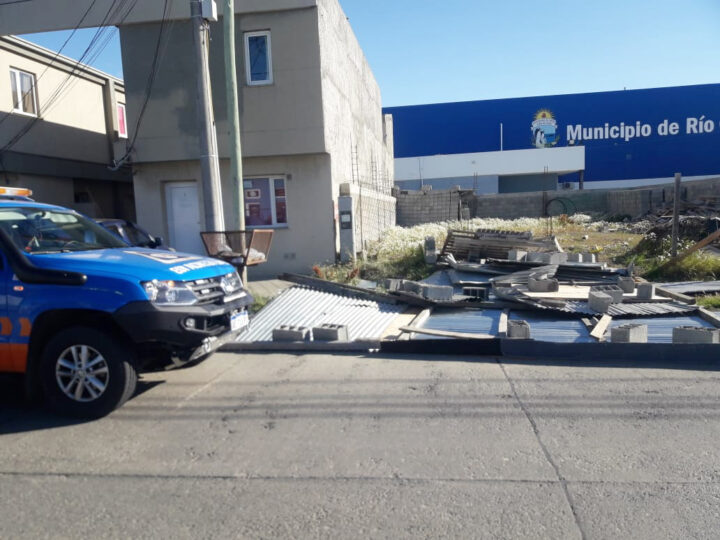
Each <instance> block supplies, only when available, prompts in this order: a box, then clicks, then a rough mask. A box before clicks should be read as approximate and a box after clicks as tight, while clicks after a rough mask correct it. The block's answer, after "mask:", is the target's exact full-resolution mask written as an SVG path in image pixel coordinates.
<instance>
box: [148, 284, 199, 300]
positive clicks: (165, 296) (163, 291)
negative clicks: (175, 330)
mask: <svg viewBox="0 0 720 540" xmlns="http://www.w3.org/2000/svg"><path fill="white" fill-rule="evenodd" d="M142 286H143V289H144V290H145V294H146V295H147V297H148V300H150V301H151V302H153V303H155V304H163V305H166V306H190V305H192V304H195V303H196V302H197V301H198V300H197V296H195V293H194V292H193V290H192V289H191V288H190V286H189V285H188V284H187V283H183V282H182V281H158V280H156V279H154V280H152V281H146V282H144V283H143V284H142Z"/></svg>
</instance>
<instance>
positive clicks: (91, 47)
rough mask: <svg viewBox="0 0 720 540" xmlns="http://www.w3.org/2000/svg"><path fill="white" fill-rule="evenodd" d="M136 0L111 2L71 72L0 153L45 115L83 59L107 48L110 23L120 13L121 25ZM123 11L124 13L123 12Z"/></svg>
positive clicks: (69, 83) (67, 85)
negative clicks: (36, 113)
mask: <svg viewBox="0 0 720 540" xmlns="http://www.w3.org/2000/svg"><path fill="white" fill-rule="evenodd" d="M128 2H131V3H130V5H129V7H128V8H127V9H125V10H124V8H125V7H126V6H127V5H128ZM137 2H138V0H120V3H119V4H118V0H113V3H112V4H111V5H110V8H109V9H108V12H107V13H106V15H105V17H103V20H102V21H101V23H100V27H99V28H98V30H97V31H96V32H95V34H94V36H93V38H92V39H91V40H90V43H89V44H88V46H87V48H86V49H85V51H84V52H83V54H82V56H81V57H80V59H79V60H77V61H76V62H75V64H74V65H73V68H72V70H71V71H70V73H69V74H68V75H67V76H66V77H65V79H64V80H63V81H62V82H61V83H60V84H59V85H58V87H57V88H56V89H55V91H54V92H53V94H52V95H51V96H50V98H49V99H48V100H47V102H46V103H45V105H44V106H43V107H42V110H39V111H38V115H37V116H36V117H35V118H33V119H32V120H31V121H30V122H28V123H27V124H26V125H25V126H24V127H23V128H22V129H21V130H20V131H19V132H18V133H17V134H16V135H15V136H14V137H13V138H12V139H10V141H8V143H7V144H5V146H4V147H3V148H2V149H0V153H3V152H6V151H7V150H9V149H10V148H12V146H14V145H15V144H17V142H18V141H20V139H22V138H23V137H24V136H25V135H26V134H27V133H28V132H29V131H30V130H31V129H32V128H33V127H34V126H35V125H36V124H37V122H38V121H39V120H40V119H41V118H42V115H43V114H45V113H47V112H48V111H49V110H50V109H51V108H52V107H53V105H54V104H55V103H56V102H57V101H58V99H59V98H60V96H61V95H62V93H63V92H64V91H65V90H66V89H67V88H69V86H70V85H71V84H72V81H71V79H72V77H73V75H75V73H76V71H77V69H78V68H79V67H80V66H81V65H83V64H84V63H85V59H86V58H88V57H90V55H92V58H95V56H96V55H98V54H99V53H100V52H102V50H103V49H104V48H105V47H106V46H107V44H108V43H109V39H110V38H111V37H112V32H113V31H114V30H116V29H113V30H110V31H109V32H110V36H109V37H108V35H107V34H108V26H109V25H110V24H111V23H110V21H111V20H113V19H114V18H115V17H116V16H118V15H120V14H121V13H122V16H121V17H120V19H119V20H118V22H117V23H114V24H122V23H123V22H124V21H125V19H126V18H127V17H128V15H130V12H131V11H132V10H133V8H134V7H135V5H136V4H137ZM123 10H124V12H123ZM101 38H102V39H103V41H102V43H101V45H100V46H99V47H97V48H96V44H97V43H98V41H99V40H100V39H101Z"/></svg>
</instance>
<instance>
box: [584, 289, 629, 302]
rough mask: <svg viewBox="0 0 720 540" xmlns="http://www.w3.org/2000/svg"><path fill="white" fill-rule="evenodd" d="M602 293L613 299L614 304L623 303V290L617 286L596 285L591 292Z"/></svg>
mask: <svg viewBox="0 0 720 540" xmlns="http://www.w3.org/2000/svg"><path fill="white" fill-rule="evenodd" d="M593 291H595V292H601V293H604V294H607V295H608V296H610V297H611V298H612V303H613V304H619V303H621V302H622V301H623V294H624V293H623V290H622V289H621V288H620V287H618V286H617V285H594V286H593V287H590V292H593Z"/></svg>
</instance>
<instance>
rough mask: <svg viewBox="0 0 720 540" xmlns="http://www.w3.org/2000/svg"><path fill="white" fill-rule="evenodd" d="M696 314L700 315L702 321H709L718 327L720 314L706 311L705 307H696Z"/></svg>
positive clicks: (719, 325) (719, 326)
mask: <svg viewBox="0 0 720 540" xmlns="http://www.w3.org/2000/svg"><path fill="white" fill-rule="evenodd" d="M698 315H700V318H701V319H702V320H703V321H707V322H709V323H710V324H712V325H713V326H714V327H715V328H720V316H718V315H717V314H715V313H713V312H712V311H708V310H707V309H705V308H703V307H701V308H698Z"/></svg>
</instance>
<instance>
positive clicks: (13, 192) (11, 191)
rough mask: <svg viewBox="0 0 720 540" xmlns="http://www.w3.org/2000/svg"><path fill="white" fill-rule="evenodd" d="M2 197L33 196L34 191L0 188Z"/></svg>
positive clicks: (19, 188)
mask: <svg viewBox="0 0 720 540" xmlns="http://www.w3.org/2000/svg"><path fill="white" fill-rule="evenodd" d="M0 195H17V196H18V197H30V196H32V190H31V189H27V188H21V187H0Z"/></svg>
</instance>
